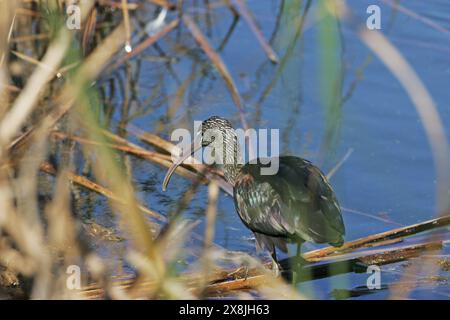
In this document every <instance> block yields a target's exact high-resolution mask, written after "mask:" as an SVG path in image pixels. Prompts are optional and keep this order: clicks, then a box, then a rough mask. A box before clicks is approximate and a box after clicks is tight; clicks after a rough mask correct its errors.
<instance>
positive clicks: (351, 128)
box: [115, 0, 450, 299]
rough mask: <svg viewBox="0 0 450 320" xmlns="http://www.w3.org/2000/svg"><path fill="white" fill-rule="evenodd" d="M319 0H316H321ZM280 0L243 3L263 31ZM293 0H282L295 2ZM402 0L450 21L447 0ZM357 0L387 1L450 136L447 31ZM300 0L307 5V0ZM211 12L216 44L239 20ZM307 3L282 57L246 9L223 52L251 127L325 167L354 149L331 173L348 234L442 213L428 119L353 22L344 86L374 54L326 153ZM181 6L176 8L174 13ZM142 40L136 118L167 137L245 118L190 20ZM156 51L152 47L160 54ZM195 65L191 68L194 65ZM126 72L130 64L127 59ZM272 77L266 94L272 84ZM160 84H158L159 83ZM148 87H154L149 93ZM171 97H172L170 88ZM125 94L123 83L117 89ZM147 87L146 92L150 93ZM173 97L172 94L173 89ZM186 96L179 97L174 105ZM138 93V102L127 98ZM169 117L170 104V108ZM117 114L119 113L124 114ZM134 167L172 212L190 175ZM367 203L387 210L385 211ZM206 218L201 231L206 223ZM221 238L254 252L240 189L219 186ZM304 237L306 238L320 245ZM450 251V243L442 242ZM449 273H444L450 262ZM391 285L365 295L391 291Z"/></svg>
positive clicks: (362, 277) (200, 204)
mask: <svg viewBox="0 0 450 320" xmlns="http://www.w3.org/2000/svg"><path fill="white" fill-rule="evenodd" d="M313 2H314V1H313ZM278 3H279V2H278V1H259V0H249V1H247V4H248V6H249V8H250V9H251V11H252V12H253V13H254V15H255V18H256V20H257V21H258V23H259V25H260V27H261V29H262V31H263V33H264V35H265V37H266V38H267V39H269V38H270V37H271V35H272V32H273V29H274V26H275V23H276V19H277V13H278V10H279V9H278ZM295 3H296V2H295V1H285V6H286V8H287V7H288V6H292V7H295ZM401 3H402V4H403V5H404V6H405V7H407V8H408V9H410V10H412V11H413V12H415V13H416V14H418V15H420V16H422V17H424V18H428V19H431V20H433V21H434V22H435V23H437V24H439V25H440V26H441V27H443V28H446V29H447V30H450V3H449V2H448V0H433V1H422V0H409V1H401ZM348 4H349V6H350V7H351V9H352V10H353V12H354V13H355V15H357V16H358V17H359V18H360V19H362V20H365V19H366V17H367V14H366V8H367V6H368V5H370V4H378V5H379V6H380V7H381V13H382V29H381V32H383V33H384V34H385V35H386V36H387V38H388V39H389V40H390V41H391V42H392V44H393V45H395V46H396V47H397V49H398V50H399V51H400V52H401V53H402V54H403V56H404V58H405V59H406V60H407V61H408V62H409V63H410V64H411V66H412V67H413V68H414V70H415V71H416V72H417V74H418V75H419V76H420V78H421V79H422V81H423V83H424V84H425V86H426V88H427V89H428V90H429V92H430V94H431V95H432V97H433V99H434V101H435V103H436V106H437V108H438V111H439V113H440V116H441V119H442V122H443V123H444V126H445V130H446V134H447V137H448V138H450V134H449V130H450V126H449V123H450V110H449V101H450V90H449V89H450V59H449V53H450V33H445V32H441V31H438V30H435V29H433V28H431V27H430V26H428V25H426V24H424V23H423V22H421V21H419V20H417V19H414V18H412V17H410V16H408V15H405V14H404V13H401V12H397V13H395V14H394V13H393V10H392V8H391V7H390V6H388V5H386V4H385V3H384V2H383V1H375V0H372V1H364V0H350V1H348ZM301 8H303V6H301ZM213 13H214V15H213V16H212V17H211V18H212V19H213V21H214V23H213V27H212V29H211V35H210V38H209V39H210V42H211V44H212V45H213V47H215V48H217V47H218V46H219V45H220V43H221V41H222V39H223V38H224V36H225V34H226V32H227V30H228V28H229V26H230V25H231V23H232V15H231V14H230V12H229V10H228V9H227V8H219V9H215V10H214V11H213ZM190 14H192V15H194V16H196V17H198V19H199V21H200V26H201V27H202V30H206V24H205V21H206V19H205V11H204V10H201V9H198V10H194V11H192V12H190ZM300 14H301V12H300V10H298V11H295V10H294V11H292V10H291V11H289V14H287V13H286V14H285V15H284V17H283V18H282V19H281V24H280V28H279V32H278V33H277V34H276V36H275V38H274V39H273V41H272V46H273V48H274V50H275V51H276V52H277V53H278V55H279V57H280V59H283V57H284V55H285V54H286V52H288V51H289V50H288V47H289V46H291V45H293V50H292V52H291V53H290V55H289V57H287V58H286V62H285V64H283V66H282V65H281V64H278V65H273V64H271V63H270V62H268V60H267V57H266V55H265V53H264V52H263V50H262V49H261V48H260V46H259V45H258V42H257V41H256V39H255V37H254V35H253V33H252V32H251V31H250V29H249V27H248V25H247V24H246V23H245V22H244V21H243V20H242V19H241V20H240V21H239V22H238V24H237V26H236V28H235V30H234V32H233V34H232V35H231V38H230V39H229V41H228V43H227V44H226V46H225V47H224V49H223V51H221V52H220V56H221V57H222V59H223V60H224V62H225V63H226V65H227V66H228V68H229V71H230V74H231V75H232V77H233V79H234V80H235V82H236V85H237V87H238V90H239V92H240V94H241V96H242V98H243V102H244V105H245V116H246V119H247V120H248V122H249V124H250V125H251V126H252V127H254V128H276V129H279V130H280V138H281V141H280V150H282V153H284V154H293V155H298V156H301V157H304V158H307V159H309V160H311V161H313V162H314V163H316V164H317V165H319V166H320V167H321V169H322V170H323V171H324V172H328V171H329V170H330V169H331V168H333V167H334V165H336V163H337V162H339V160H340V159H341V158H342V157H343V156H344V155H345V154H346V153H347V152H348V151H349V150H350V149H352V150H353V152H352V153H351V155H350V157H349V158H348V160H347V161H346V162H345V163H344V164H343V166H342V167H341V168H340V169H339V170H338V172H337V173H336V174H335V175H334V176H333V178H332V180H331V183H332V185H333V188H334V190H335V191H336V194H337V196H338V199H339V201H340V203H341V205H342V206H343V207H344V208H345V209H350V211H348V210H343V215H344V220H345V225H346V229H347V235H346V240H352V239H356V238H359V237H363V236H366V235H369V234H372V233H375V232H381V231H385V230H388V229H391V228H394V227H398V226H399V225H408V224H413V223H416V222H419V221H424V220H428V219H431V218H433V217H435V216H436V204H435V191H436V190H435V188H436V174H435V169H434V166H433V158H432V154H431V149H430V146H429V144H428V141H427V138H426V135H425V131H424V129H423V126H422V123H421V119H420V117H419V115H418V114H417V112H416V110H415V108H414V106H413V103H412V101H411V100H410V98H409V97H408V95H407V94H406V92H405V90H404V89H403V87H402V85H401V84H400V83H399V82H398V81H397V80H396V78H395V77H394V76H393V75H392V74H391V73H390V71H389V70H388V69H387V68H386V67H385V66H384V64H383V63H382V62H381V61H380V60H378V58H376V57H373V56H372V53H371V52H370V51H369V50H368V49H367V47H366V46H365V45H364V44H363V43H362V42H361V41H360V40H359V38H358V37H357V35H356V33H355V32H354V30H353V29H352V28H351V27H349V26H348V25H347V24H345V23H343V24H342V25H341V32H342V43H343V49H342V63H343V67H344V74H343V78H344V82H343V94H345V93H347V92H348V90H349V87H350V85H351V83H352V82H353V81H354V80H355V79H356V77H357V75H356V73H357V71H358V70H359V69H361V67H362V66H363V65H364V64H365V61H366V60H367V59H371V60H370V62H369V63H367V66H366V67H364V68H363V70H362V78H361V79H360V80H359V81H358V82H357V84H356V88H355V90H354V92H353V94H352V95H351V97H350V98H349V99H348V100H347V101H346V102H345V104H344V105H343V107H342V117H341V122H340V130H339V132H338V139H337V144H336V145H335V146H334V148H333V149H331V150H328V152H326V153H325V155H326V156H325V158H324V157H322V156H321V153H320V148H321V146H322V144H323V139H324V131H325V129H326V125H325V111H324V110H325V109H324V107H323V105H322V99H321V87H320V78H319V76H320V72H319V70H320V68H319V67H320V59H319V56H320V50H321V47H320V43H319V41H318V30H317V23H316V22H315V21H314V19H312V18H313V17H314V6H313V7H312V8H311V12H310V13H309V14H308V19H307V22H306V24H305V30H304V33H303V35H302V36H301V37H300V38H299V39H298V41H297V42H296V43H294V44H293V38H294V37H293V35H294V34H295V30H294V28H295V23H294V22H293V21H294V19H298V17H299V15H300ZM173 18H174V16H171V15H170V14H169V17H168V19H173ZM158 45H159V47H160V48H159V49H155V48H154V47H152V48H149V49H147V50H146V51H145V53H144V54H142V56H140V58H138V59H134V60H133V62H132V63H131V64H132V65H133V66H134V67H136V61H137V60H139V63H140V65H139V70H140V71H139V74H138V76H137V79H136V80H137V81H138V85H139V96H138V101H140V103H142V104H143V106H144V107H145V108H147V109H148V113H147V114H146V115H144V116H140V117H137V118H136V119H134V120H133V121H132V123H133V124H134V125H136V126H138V127H140V128H141V129H144V130H148V131H150V132H155V131H156V129H157V128H161V132H160V133H159V134H160V135H161V136H163V137H165V138H169V136H170V133H171V131H172V130H173V129H174V128H179V127H185V128H189V129H191V130H192V127H193V121H194V120H203V119H206V118H208V117H209V116H211V115H220V116H223V117H226V118H228V119H230V120H231V121H232V122H233V124H234V125H235V127H241V124H240V121H239V115H238V112H237V108H236V107H235V105H234V104H233V101H232V99H231V96H230V94H229V92H228V90H227V89H226V86H225V85H224V82H223V80H222V79H221V77H220V75H219V73H218V72H217V71H216V70H215V69H214V68H213V67H212V66H211V65H210V64H209V62H208V59H207V58H206V56H205V55H204V54H203V53H202V52H201V51H200V50H199V49H197V48H196V47H195V46H194V42H193V39H192V37H191V36H190V34H189V32H188V30H187V29H186V27H182V28H181V29H180V30H179V33H178V31H175V32H172V33H171V34H170V35H169V36H167V37H166V38H164V40H162V41H160V42H158ZM161 52H165V53H166V54H167V55H169V56H173V57H174V58H176V61H174V62H173V63H171V64H170V71H169V68H167V65H166V64H165V63H164V62H158V61H156V62H155V61H152V59H146V58H145V57H147V58H148V57H153V56H159V55H161ZM153 60H154V59H153ZM194 72H195V74H196V75H195V76H194V77H193V78H194V79H193V80H192V81H190V80H189V77H191V76H192V74H193V73H194ZM119 73H122V75H121V76H122V77H123V70H121V71H120V72H119ZM185 81H189V83H188V84H187V86H186V92H185V94H184V95H183V98H182V99H181V101H179V102H177V100H176V99H175V98H174V94H175V93H176V92H177V90H178V89H179V87H180V85H182V84H183V83H184V82H185ZM271 84H272V87H271V89H270V90H269V91H268V93H267V95H266V96H265V97H264V98H261V97H262V95H263V92H264V91H266V88H268V86H270V85H271ZM154 92H156V94H155V93H154ZM149 97H153V98H151V99H149ZM167 97H168V99H166V98H167ZM116 99H117V101H118V102H117V103H118V104H119V102H121V101H122V99H123V95H120V94H118V95H117V97H116ZM147 99H149V100H147ZM165 99H166V100H165ZM177 103H178V106H176V107H174V105H176V104H177ZM133 108H136V103H133V104H131V110H133ZM172 112H173V117H171V119H170V120H167V116H168V114H172ZM119 116H120V114H117V115H115V118H116V119H118V118H119ZM161 123H163V126H160V125H161ZM134 164H135V179H136V182H137V184H138V187H139V188H141V190H142V192H141V193H140V196H141V197H142V198H143V201H144V203H145V204H146V205H148V206H149V207H150V208H152V209H153V210H156V211H158V212H161V213H163V214H167V213H168V212H170V210H172V209H173V208H174V206H175V203H176V201H177V200H178V199H180V197H181V196H182V195H183V193H184V192H185V190H186V189H187V188H188V187H189V186H190V182H189V181H187V180H185V179H183V178H181V177H179V176H174V177H173V178H172V181H171V185H170V188H169V191H168V192H166V193H163V192H162V191H161V188H160V186H161V182H162V180H163V177H164V174H165V170H163V169H161V168H160V167H158V166H156V165H151V164H149V163H147V162H143V161H140V160H134ZM206 194H207V189H206V187H201V188H200V189H199V190H198V192H197V194H196V196H195V198H194V200H193V201H192V202H191V203H190V205H189V207H188V209H187V210H186V212H185V213H184V214H185V216H186V217H188V218H191V219H201V220H203V214H204V211H205V205H206V202H207V199H206ZM353 211H360V212H363V213H365V214H369V215H373V216H376V217H381V218H383V219H387V220H390V221H392V222H390V223H389V222H383V221H380V220H377V219H374V218H371V217H368V216H367V215H361V214H356V213H354V212H353ZM203 227H204V225H203V224H200V225H199V226H198V228H196V232H197V233H199V234H201V233H202V232H203ZM215 242H216V243H217V244H219V245H221V246H223V247H225V248H227V249H229V250H240V251H244V252H247V253H249V254H255V248H254V242H253V240H252V235H251V232H250V231H248V230H247V229H246V228H245V227H244V226H243V225H242V223H241V221H240V220H239V218H238V216H237V214H236V213H235V209H234V205H233V201H232V199H231V198H230V197H228V196H226V195H225V194H223V193H222V194H221V195H220V201H219V208H218V217H217V223H216V235H215ZM316 247H317V246H316V245H313V244H306V245H305V249H304V250H308V249H313V248H316ZM445 252H446V253H448V248H446V250H445ZM402 268H403V266H402V265H401V264H397V265H392V266H386V267H383V271H386V272H385V273H383V280H382V281H385V282H386V283H390V282H393V281H395V280H398V279H399V278H400V275H401V272H402V270H403V269H402ZM446 276H447V277H448V276H449V275H448V273H447V274H446ZM366 279H367V275H366V274H348V275H343V276H338V277H334V278H331V279H324V280H318V281H315V282H314V283H309V284H303V285H301V286H300V288H299V289H300V290H301V291H302V290H303V292H306V293H307V294H308V295H310V296H311V297H314V298H332V295H331V292H332V291H333V289H343V288H347V289H349V288H353V287H358V286H363V285H365V281H366ZM448 292H449V290H448V285H443V286H437V287H431V288H423V289H417V290H415V291H414V292H413V294H412V297H413V298H436V299H448ZM388 295H389V292H388V291H387V290H382V291H379V292H377V293H375V294H372V295H365V296H362V297H359V299H373V298H377V299H380V298H386V297H387V296H388Z"/></svg>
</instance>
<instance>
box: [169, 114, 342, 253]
mask: <svg viewBox="0 0 450 320" xmlns="http://www.w3.org/2000/svg"><path fill="white" fill-rule="evenodd" d="M208 129H211V130H216V131H218V132H219V133H220V134H222V137H223V144H222V145H220V144H219V145H214V147H215V148H216V151H217V150H218V153H219V154H220V151H226V152H230V153H231V154H232V155H233V159H234V161H232V162H231V163H230V162H225V161H224V162H223V163H224V164H222V165H221V166H222V168H223V170H224V174H225V178H226V180H227V181H228V182H229V183H230V184H232V185H233V186H234V188H233V193H234V204H235V207H236V211H237V212H238V214H239V217H240V218H241V220H242V222H243V223H244V224H245V226H246V227H247V228H249V229H250V230H251V231H253V233H254V234H255V238H256V241H257V245H258V247H260V248H265V249H267V250H269V251H270V253H271V255H272V258H273V259H274V261H276V247H278V248H279V249H281V250H282V251H284V252H287V247H286V243H287V242H294V243H297V244H298V245H299V247H298V253H299V251H300V245H301V243H302V242H304V241H311V242H315V243H329V244H331V245H333V246H340V245H342V243H343V241H344V235H345V227H344V222H343V220H342V215H341V210H340V207H339V203H338V201H337V199H336V196H335V194H334V192H333V189H332V188H331V186H330V184H329V182H328V181H327V178H326V177H325V176H324V175H323V173H322V172H321V171H320V170H319V169H318V168H317V167H315V166H314V165H313V164H312V163H311V162H309V161H307V160H304V159H302V158H299V157H294V156H282V157H279V158H272V160H278V161H279V169H278V172H277V173H276V174H274V175H263V174H261V168H263V167H265V166H268V165H266V164H264V163H268V162H267V159H266V161H261V160H263V159H257V161H256V163H254V164H252V163H247V164H245V165H242V164H241V162H240V161H239V160H240V150H239V145H238V142H237V137H236V135H235V133H234V130H233V128H232V126H231V124H230V123H229V122H228V120H226V119H223V118H219V117H211V118H209V119H208V120H205V121H203V123H202V131H201V136H200V138H201V139H202V140H201V144H199V145H201V146H203V147H206V146H208V145H210V144H211V143H212V142H214V138H211V135H208V134H205V133H206V132H207V130H208ZM191 150H192V149H191ZM194 151H195V150H192V153H193V152H194ZM223 153H224V152H222V154H223ZM187 157H188V155H186V156H185V157H183V158H181V159H180V160H179V161H178V162H177V163H175V164H174V165H173V166H172V167H171V168H170V169H169V171H168V173H167V175H166V178H165V179H164V188H165V186H166V185H167V184H168V182H169V179H170V176H171V174H172V173H173V171H174V170H175V168H176V167H177V166H178V165H179V164H181V163H182V162H183V161H184V160H185V159H186V158H187Z"/></svg>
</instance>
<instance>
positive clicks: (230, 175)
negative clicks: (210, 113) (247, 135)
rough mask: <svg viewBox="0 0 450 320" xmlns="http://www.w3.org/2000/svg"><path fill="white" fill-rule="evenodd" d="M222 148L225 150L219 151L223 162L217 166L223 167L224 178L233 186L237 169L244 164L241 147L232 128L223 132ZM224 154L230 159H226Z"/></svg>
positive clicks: (237, 173)
mask: <svg viewBox="0 0 450 320" xmlns="http://www.w3.org/2000/svg"><path fill="white" fill-rule="evenodd" d="M222 150H225V151H224V152H222V153H221V154H222V155H224V159H223V161H222V163H223V164H219V165H218V166H219V167H221V168H222V169H223V172H224V176H225V180H227V181H228V183H230V184H231V185H233V186H234V183H235V181H236V178H237V176H238V175H239V171H240V170H241V168H242V167H243V165H244V164H243V162H242V155H241V147H240V145H239V142H238V139H237V136H236V133H235V132H234V130H233V129H227V130H226V132H224V133H223V149H222ZM222 150H218V151H222ZM228 155H229V156H228ZM226 156H228V157H229V158H231V159H226V158H225V157H226Z"/></svg>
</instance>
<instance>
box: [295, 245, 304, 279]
mask: <svg viewBox="0 0 450 320" xmlns="http://www.w3.org/2000/svg"><path fill="white" fill-rule="evenodd" d="M294 261H295V262H294V265H293V266H292V284H296V283H297V280H298V279H299V275H300V271H301V269H302V266H303V265H305V263H306V260H305V259H303V257H302V243H301V242H298V243H297V253H296V255H295V260H294Z"/></svg>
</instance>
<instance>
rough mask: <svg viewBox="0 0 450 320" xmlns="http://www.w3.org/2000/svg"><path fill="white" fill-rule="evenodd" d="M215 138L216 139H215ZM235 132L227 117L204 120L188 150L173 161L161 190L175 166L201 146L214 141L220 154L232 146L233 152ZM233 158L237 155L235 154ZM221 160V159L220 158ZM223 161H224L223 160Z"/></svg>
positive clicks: (165, 186)
mask: <svg viewBox="0 0 450 320" xmlns="http://www.w3.org/2000/svg"><path fill="white" fill-rule="evenodd" d="M216 139H218V140H217V141H216ZM236 141H237V140H236V134H235V132H234V129H233V126H232V125H231V123H230V121H228V120H227V119H224V118H221V117H218V116H212V117H210V118H208V119H206V120H204V121H203V122H202V124H201V127H200V128H199V129H198V131H197V132H196V133H195V137H194V142H192V144H191V147H190V149H189V150H190V152H188V153H186V154H184V155H183V156H181V157H180V158H178V159H177V161H175V162H174V163H173V164H172V166H171V167H170V168H169V170H168V171H167V173H166V176H165V178H164V182H163V190H164V191H165V190H166V188H167V185H168V184H169V180H170V177H171V176H172V174H173V173H174V172H175V170H176V168H177V167H178V166H179V165H181V164H182V163H183V162H184V161H185V160H186V159H188V158H189V157H190V156H192V155H193V154H194V153H195V152H196V151H197V150H199V149H201V148H202V147H207V146H210V145H211V144H212V143H213V142H216V143H215V146H214V147H215V151H217V152H218V154H220V155H221V156H223V155H225V152H224V151H227V150H226V149H228V148H230V147H231V146H232V147H233V149H232V151H231V152H234V148H235V147H237V146H236V145H235V144H236V143H237V142H236ZM235 158H237V156H236V155H235ZM222 160H223V159H222ZM223 163H224V162H223Z"/></svg>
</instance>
